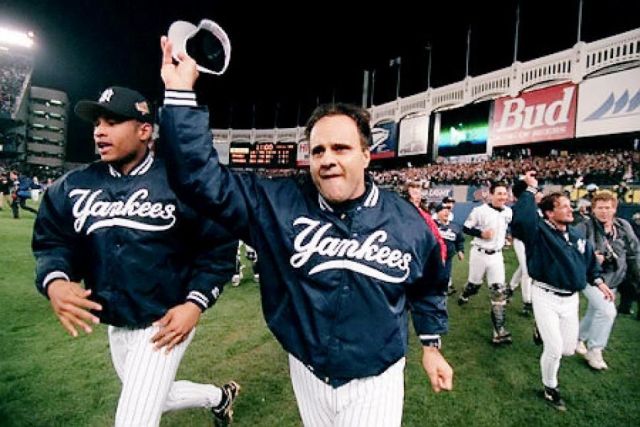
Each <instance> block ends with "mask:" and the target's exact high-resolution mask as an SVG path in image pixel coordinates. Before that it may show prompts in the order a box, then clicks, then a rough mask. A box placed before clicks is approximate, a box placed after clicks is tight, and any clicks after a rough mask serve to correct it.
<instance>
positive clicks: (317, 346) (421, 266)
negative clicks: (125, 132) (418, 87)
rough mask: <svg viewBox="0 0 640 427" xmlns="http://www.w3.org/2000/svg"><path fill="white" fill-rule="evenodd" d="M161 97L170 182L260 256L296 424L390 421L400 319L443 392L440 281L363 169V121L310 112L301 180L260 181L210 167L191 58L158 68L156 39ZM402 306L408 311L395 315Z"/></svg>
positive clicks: (332, 107) (410, 225)
mask: <svg viewBox="0 0 640 427" xmlns="http://www.w3.org/2000/svg"><path fill="white" fill-rule="evenodd" d="M161 43H162V49H163V61H162V71H161V73H162V78H163V81H164V82H165V87H166V91H165V102H164V108H163V111H162V115H161V120H160V123H161V135H162V138H163V140H162V141H161V143H160V144H159V145H158V147H159V149H160V150H162V151H163V152H164V157H165V158H166V159H167V161H168V162H170V163H171V166H170V167H169V168H168V169H167V171H168V173H169V175H170V184H171V185H173V186H174V188H176V191H178V192H179V194H180V196H181V197H182V198H183V200H185V202H187V203H190V204H191V205H192V206H193V207H194V208H196V209H198V210H199V211H200V212H202V213H203V214H205V215H209V216H211V217H215V218H216V219H217V220H218V221H219V222H220V223H221V224H223V225H225V226H227V227H228V229H229V231H230V232H231V233H232V234H233V235H234V236H237V237H238V238H241V239H242V240H243V241H246V242H247V243H249V244H251V246H253V247H254V248H255V249H256V251H257V253H258V256H259V257H260V260H261V261H260V266H259V267H258V269H259V272H260V292H261V296H262V309H263V313H264V317H265V320H266V321H267V325H268V326H269V329H270V330H271V331H272V332H273V334H274V335H275V337H276V338H277V339H278V341H279V342H280V344H281V345H282V347H283V348H284V350H285V351H286V352H287V353H288V358H289V371H290V375H291V383H292V386H293V390H294V393H295V397H296V400H297V402H298V409H299V411H300V416H301V418H302V422H303V423H304V425H306V426H327V427H328V426H350V427H355V426H362V427H391V426H398V427H399V426H400V425H401V422H402V409H403V399H404V366H405V361H406V358H405V355H406V354H407V351H408V348H407V347H408V334H409V331H408V317H409V315H411V317H412V320H413V325H414V328H415V330H416V333H417V335H418V336H419V338H420V342H421V344H422V366H423V368H424V370H425V372H426V374H427V377H428V379H429V381H430V383H431V387H432V389H433V390H434V391H436V392H439V391H443V390H451V388H452V387H453V370H452V369H451V367H450V366H449V364H448V363H447V361H446V360H445V359H444V357H443V356H442V353H441V352H440V349H439V348H440V334H443V333H446V331H447V328H448V317H447V309H446V286H447V280H446V279H447V277H446V272H445V270H444V264H443V261H442V256H441V252H440V246H439V245H438V242H437V240H436V238H435V237H434V235H433V233H432V232H431V230H430V229H429V227H428V226H427V224H426V222H425V221H424V219H423V218H422V216H421V215H420V214H419V212H418V211H417V210H416V209H415V208H414V207H413V206H412V205H411V204H409V203H407V202H406V201H405V200H402V199H401V198H400V197H399V195H397V194H395V193H393V192H390V191H385V190H384V189H380V188H378V186H377V185H376V184H375V183H374V182H373V181H372V179H370V177H369V176H368V175H367V174H366V168H367V167H368V165H369V160H370V155H369V145H370V143H371V139H372V132H371V127H370V124H369V123H370V116H369V114H368V112H367V111H366V110H365V109H363V108H361V107H359V106H354V105H347V104H327V105H322V106H319V107H318V108H317V109H316V110H315V111H314V113H313V114H312V115H311V118H310V119H309V121H308V122H307V126H306V130H305V135H306V137H307V138H308V139H309V145H310V153H311V158H310V170H311V173H310V176H309V177H307V178H305V179H304V180H302V181H298V180H296V179H287V178H285V179H281V180H271V179H261V178H259V177H257V176H256V175H255V174H236V173H234V172H232V171H230V170H228V169H227V168H226V167H224V166H222V165H220V163H219V162H218V157H217V153H216V152H215V149H214V148H213V146H212V144H211V134H210V131H209V114H208V112H207V111H206V109H205V108H202V107H198V105H197V102H196V95H195V93H194V92H193V86H194V84H195V81H196V79H197V76H198V72H197V70H196V67H195V62H194V61H193V60H191V59H190V58H189V57H187V56H186V55H180V57H179V60H181V62H180V63H179V64H178V65H175V64H174V63H173V61H172V50H171V43H169V42H168V41H167V39H166V38H163V39H162V42H161ZM409 308H411V313H409Z"/></svg>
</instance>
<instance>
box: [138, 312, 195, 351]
mask: <svg viewBox="0 0 640 427" xmlns="http://www.w3.org/2000/svg"><path fill="white" fill-rule="evenodd" d="M200 314H202V311H200V308H199V307H198V306H197V305H195V304H194V303H192V302H186V303H184V304H180V305H176V306H175V307H173V308H172V309H171V310H169V311H167V314H165V315H164V316H162V318H161V319H160V320H157V321H155V322H153V326H158V327H159V328H160V330H159V331H158V333H156V334H155V335H154V336H153V337H152V338H151V342H152V343H154V344H155V347H156V349H157V350H159V349H161V348H162V347H165V346H166V351H167V353H169V352H170V351H171V350H172V349H173V347H175V346H176V345H178V344H180V343H181V342H182V341H184V340H185V339H186V338H187V337H188V336H189V333H191V330H192V329H193V328H194V327H195V326H196V324H197V323H198V320H200Z"/></svg>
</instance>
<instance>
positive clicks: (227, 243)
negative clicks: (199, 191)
mask: <svg viewBox="0 0 640 427" xmlns="http://www.w3.org/2000/svg"><path fill="white" fill-rule="evenodd" d="M200 222H201V224H202V227H201V234H200V235H201V236H202V238H201V239H198V240H197V241H196V242H195V244H196V245H197V247H196V254H195V257H194V260H193V269H192V275H191V280H190V281H189V286H188V294H187V301H191V302H193V303H194V304H196V305H197V306H198V307H200V309H201V310H203V311H204V310H206V309H207V308H209V307H211V306H212V305H213V304H215V302H216V300H217V299H218V298H219V296H220V294H222V291H223V290H224V285H225V284H226V283H228V282H229V281H230V280H231V277H232V276H233V273H234V272H235V266H236V252H237V248H238V241H237V240H236V239H233V238H232V237H231V236H230V235H229V234H228V233H227V232H226V231H225V230H224V229H223V228H222V227H221V226H219V225H217V224H216V223H214V222H212V221H207V220H203V219H200Z"/></svg>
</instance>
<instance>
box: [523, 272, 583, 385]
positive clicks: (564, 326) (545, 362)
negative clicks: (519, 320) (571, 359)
mask: <svg viewBox="0 0 640 427" xmlns="http://www.w3.org/2000/svg"><path fill="white" fill-rule="evenodd" d="M535 283H536V282H535V281H534V282H533V286H532V287H531V301H532V302H533V315H534V317H535V319H536V324H537V325H538V330H539V331H540V337H541V338H542V342H543V350H542V355H541V356H540V371H541V373H542V383H543V384H544V385H545V386H547V387H551V388H556V387H557V386H558V371H559V370H560V359H562V356H571V355H572V354H573V353H574V352H575V350H576V344H577V342H578V306H579V304H580V297H579V295H578V293H577V292H576V293H574V294H573V295H571V296H558V295H555V294H553V293H551V292H547V291H545V290H544V289H542V288H540V287H539V286H537V285H536V284H535Z"/></svg>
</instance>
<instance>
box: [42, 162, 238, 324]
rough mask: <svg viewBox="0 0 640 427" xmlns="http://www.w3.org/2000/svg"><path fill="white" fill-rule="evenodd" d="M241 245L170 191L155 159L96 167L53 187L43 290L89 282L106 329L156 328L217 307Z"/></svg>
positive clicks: (46, 202) (46, 201) (46, 206)
mask: <svg viewBox="0 0 640 427" xmlns="http://www.w3.org/2000/svg"><path fill="white" fill-rule="evenodd" d="M237 245H238V243H237V240H233V238H232V237H231V236H230V235H229V234H228V233H227V232H226V231H225V230H224V229H223V228H222V227H221V226H219V225H217V224H216V223H214V222H213V221H211V220H207V219H205V218H203V217H201V216H200V215H198V214H197V213H196V212H195V211H194V210H193V209H191V208H189V207H188V206H187V205H185V204H184V203H183V202H182V201H180V200H179V199H178V198H177V197H176V195H175V193H174V192H173V191H172V190H171V189H170V188H169V185H168V182H167V176H166V169H165V165H164V163H163V162H162V160H161V159H157V158H154V156H153V155H152V154H151V153H149V154H148V155H147V156H146V158H145V159H144V160H143V161H142V162H141V163H140V165H138V166H137V167H136V168H134V169H133V170H132V172H131V174H130V175H127V176H121V175H120V174H119V173H118V172H117V171H116V170H115V169H113V168H112V167H111V166H110V165H108V164H106V163H102V162H96V163H93V164H91V165H89V166H86V167H83V168H80V169H77V170H74V171H72V172H69V173H68V174H67V175H65V176H64V177H62V178H60V179H58V180H57V181H56V182H55V183H54V184H53V185H52V186H50V187H49V189H48V190H47V192H46V193H45V195H44V198H43V201H42V204H41V205H40V210H39V212H38V217H37V219H36V223H35V227H34V232H33V241H32V248H33V252H34V255H35V257H36V286H37V287H38V289H39V290H40V292H42V293H43V294H44V295H45V296H47V292H46V286H47V285H48V284H49V283H50V282H51V281H52V280H54V279H56V278H66V279H69V280H72V281H74V282H80V281H82V280H84V283H85V286H86V288H87V289H92V294H91V299H92V300H94V301H96V302H98V303H100V304H101V305H102V307H103V309H102V311H99V312H95V313H94V314H95V315H96V316H98V317H99V318H100V320H101V322H103V323H107V324H110V325H114V326H126V327H146V326H148V325H150V324H151V323H152V322H154V321H155V320H158V319H159V318H160V317H162V316H163V315H164V314H165V313H166V312H167V310H168V309H169V308H171V307H174V306H176V305H178V304H181V303H184V302H185V301H191V302H193V303H195V304H197V305H198V306H199V307H200V308H201V309H202V310H205V309H206V308H207V307H210V306H211V305H213V304H214V302H215V301H216V299H217V298H218V296H219V295H220V293H221V292H222V289H223V286H224V284H225V283H227V282H228V281H229V280H230V279H231V276H232V275H233V272H234V267H235V254H236V247H237Z"/></svg>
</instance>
